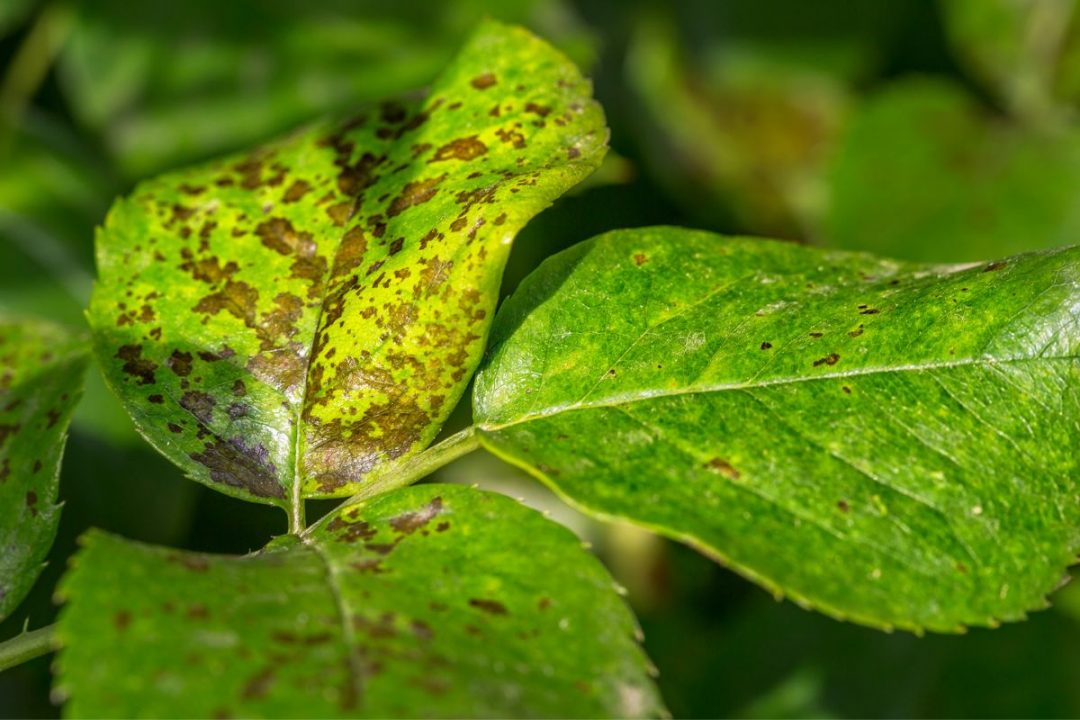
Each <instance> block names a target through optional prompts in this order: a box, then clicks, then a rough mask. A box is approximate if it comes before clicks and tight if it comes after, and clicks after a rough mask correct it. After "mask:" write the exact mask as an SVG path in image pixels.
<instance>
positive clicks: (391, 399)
mask: <svg viewBox="0 0 1080 720" xmlns="http://www.w3.org/2000/svg"><path fill="white" fill-rule="evenodd" d="M606 139H607V131H606V129H605V126H604V119H603V114H602V112H601V110H600V108H599V106H598V105H597V104H596V103H595V102H593V101H592V100H591V98H590V86H589V84H588V82H587V81H585V80H583V79H582V78H581V76H580V74H579V73H578V71H577V70H576V68H574V66H573V65H572V64H571V63H570V62H569V61H568V60H566V59H565V58H564V57H563V56H562V55H560V54H559V53H557V52H556V51H555V50H553V49H552V48H550V47H549V46H547V45H546V44H544V43H543V42H541V41H540V40H538V39H536V38H535V37H533V36H532V35H530V34H528V33H527V32H525V31H524V30H520V29H516V28H508V27H505V26H502V25H499V24H497V23H493V22H490V23H486V24H485V25H484V26H483V27H482V28H481V29H480V30H479V31H478V32H477V33H476V35H475V36H474V37H473V38H472V40H471V41H470V42H469V43H468V45H467V46H466V47H465V49H464V50H463V51H462V52H461V54H460V55H459V56H458V58H457V59H456V60H455V61H454V62H453V63H451V64H450V65H449V66H448V67H447V68H446V70H445V71H444V72H443V74H442V75H441V76H440V77H439V79H437V80H436V81H435V83H434V85H433V86H432V88H431V90H430V93H429V94H428V95H427V97H426V98H423V99H418V100H411V101H407V102H401V103H396V102H391V103H385V104H383V105H381V106H378V107H373V108H370V109H369V110H367V111H365V112H362V113H361V114H359V115H357V116H356V117H354V118H352V119H350V120H348V121H345V122H340V123H338V122H331V123H322V124H317V125H315V126H312V127H310V128H307V129H304V130H301V131H299V132H297V133H295V134H293V135H292V136H290V137H287V138H285V139H283V140H280V141H277V142H275V143H271V144H269V145H266V146H264V147H262V148H259V149H257V150H255V151H253V152H251V153H249V154H246V155H240V156H237V157H233V158H229V159H226V160H222V161H218V162H213V163H210V164H207V165H202V166H198V167H195V168H191V169H188V170H182V171H179V172H175V173H172V174H169V175H166V176H163V177H161V178H158V179H155V180H151V181H148V182H145V183H143V184H141V185H140V186H139V187H138V188H137V189H136V190H135V192H134V193H133V194H132V195H131V196H130V197H128V198H125V199H122V200H120V201H119V202H118V203H117V204H116V205H115V206H114V207H113V209H112V211H111V212H110V214H109V216H108V218H107V219H106V222H105V226H104V228H103V229H102V230H101V231H100V233H99V236H98V267H99V271H100V279H99V281H98V284H97V287H96V289H95V293H94V296H93V299H92V301H91V307H90V320H91V325H92V327H93V329H94V334H95V346H96V350H97V353H98V356H99V358H100V360H101V363H102V365H103V366H104V368H105V374H106V377H107V378H108V379H109V381H110V383H111V384H112V385H113V387H114V388H115V389H116V390H117V392H118V393H119V394H120V396H121V397H122V399H123V400H124V402H125V403H126V405H127V406H128V409H129V411H130V412H131V414H132V416H133V417H134V419H135V422H136V425H137V426H138V428H139V429H140V431H141V432H142V433H143V434H144V435H145V436H146V438H147V439H148V440H149V441H150V442H151V443H153V444H154V445H155V446H156V447H157V448H158V449H160V450H161V451H162V452H163V453H165V454H166V455H167V456H169V457H170V458H171V459H172V460H173V461H175V462H177V463H178V464H179V465H181V467H183V468H184V469H185V470H186V471H187V472H188V473H189V474H190V475H191V476H192V477H193V478H194V479H196V480H198V481H200V482H204V483H206V484H209V485H211V486H213V487H216V488H217V489H219V490H222V491H224V492H227V493H229V494H232V495H236V496H239V497H243V498H246V499H250V500H256V501H262V502H267V503H272V504H277V505H280V506H283V507H287V508H289V507H293V508H295V507H296V506H298V505H299V504H300V503H301V502H302V499H303V498H309V497H336V496H343V495H348V494H351V493H353V492H355V491H356V490H357V489H358V488H359V487H361V486H362V485H363V479H364V476H365V474H366V473H367V472H368V471H369V470H371V469H372V468H373V467H375V466H377V465H378V464H380V463H383V462H386V461H387V460H393V459H396V458H400V457H402V456H406V455H408V454H410V453H413V452H416V451H417V450H419V449H421V448H423V447H424V446H426V445H427V444H428V443H430V441H431V440H432V439H433V438H434V436H435V434H436V433H437V432H438V430H439V427H440V425H441V424H442V422H443V421H444V420H445V419H446V417H447V415H448V414H449V412H450V411H451V410H452V408H453V407H454V405H455V403H456V401H457V400H458V399H459V397H460V396H461V393H462V392H463V391H464V388H465V386H466V384H467V383H468V381H469V379H470V377H471V375H472V373H473V371H474V369H475V367H476V365H477V363H478V362H479V359H480V356H481V354H482V351H483V347H484V342H485V339H486V336H487V331H488V327H489V325H490V322H491V317H492V315H493V311H494V306H495V302H496V300H497V297H498V285H499V281H500V278H501V274H502V268H503V265H504V263H505V260H506V257H507V254H508V252H509V248H510V242H511V240H512V239H513V237H514V235H515V234H516V232H517V231H518V230H519V229H520V228H521V227H522V226H523V225H524V224H525V223H526V222H527V221H528V219H529V218H531V217H532V216H533V215H535V214H536V213H537V212H539V211H540V210H542V209H543V208H544V207H546V206H547V205H548V204H550V202H551V201H552V200H553V199H554V198H555V197H557V196H558V195H560V194H561V193H562V192H563V191H565V190H566V189H567V188H569V187H571V186H572V185H574V184H575V183H577V182H578V181H579V180H581V179H582V178H583V177H585V176H586V175H587V174H589V173H590V172H591V171H592V170H593V169H595V167H596V166H597V165H598V163H599V162H600V159H601V158H602V156H603V154H604V151H605V144H606Z"/></svg>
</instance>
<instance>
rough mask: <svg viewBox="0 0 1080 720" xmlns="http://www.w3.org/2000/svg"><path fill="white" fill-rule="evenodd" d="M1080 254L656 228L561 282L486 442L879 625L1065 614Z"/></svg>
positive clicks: (596, 249)
mask: <svg viewBox="0 0 1080 720" xmlns="http://www.w3.org/2000/svg"><path fill="white" fill-rule="evenodd" d="M1078 309H1080V249H1075V248H1074V249H1065V250H1058V251H1047V252H1043V253H1040V254H1033V255H1027V256H1019V257H1016V258H1012V259H1009V260H1003V261H999V262H993V263H989V264H980V265H975V266H964V267H961V266H932V265H916V264H909V263H902V262H895V261H891V260H881V259H876V258H873V257H871V256H868V255H862V254H852V253H843V252H826V251H821V250H816V249H809V248H805V247H800V246H796V245H789V244H784V243H775V242H768V241H760V240H744V239H728V238H722V237H718V236H715V235H710V234H707V233H700V232H693V231H687V230H680V229H673V228H655V229H644V230H636V231H625V232H617V233H612V234H609V235H604V236H601V237H599V238H596V239H594V240H592V241H589V242H586V243H584V244H582V245H579V246H577V247H576V248H573V249H571V250H569V251H566V252H564V253H562V254H560V255H558V256H556V257H555V258H554V259H552V260H550V261H548V262H546V263H545V264H544V265H542V266H541V268H540V269H539V270H537V272H536V273H534V274H533V275H532V276H531V278H530V279H528V280H527V281H526V282H525V283H523V284H522V287H521V289H520V290H519V291H518V292H517V294H515V295H514V296H513V297H512V298H511V299H510V300H509V301H508V302H507V303H506V305H505V307H504V309H503V310H502V311H501V313H500V315H499V318H498V319H497V320H496V325H495V329H494V330H493V338H492V350H491V351H490V355H489V357H488V359H487V360H486V361H485V366H484V368H483V369H482V370H481V372H480V374H479V375H478V376H477V382H476V394H475V413H476V418H477V421H478V423H479V426H480V438H481V441H482V443H483V444H484V445H486V446H487V447H488V448H490V449H491V450H492V451H494V452H496V453H497V454H499V455H501V456H503V457H504V458H506V459H507V460H509V461H511V462H513V463H515V464H518V465H521V466H523V467H525V468H526V469H528V470H530V471H531V472H533V473H534V474H536V475H537V476H538V477H540V478H541V479H542V480H544V481H545V482H546V483H548V484H550V485H551V486H552V487H554V488H555V489H556V490H558V491H559V492H560V493H562V494H563V495H564V496H565V497H567V498H568V499H570V500H571V501H572V502H573V503H574V504H576V505H578V506H580V507H581V508H583V509H585V510H587V511H589V512H591V513H593V514H598V515H602V516H605V517H613V518H623V519H627V520H630V521H633V522H635V523H638V524H641V525H644V526H647V527H650V528H653V529H655V530H657V531H658V532H662V533H664V534H666V535H669V536H671V537H673V538H676V539H679V540H682V541H684V542H686V543H688V544H690V545H692V546H694V547H696V548H698V549H700V550H702V551H703V552H705V553H706V554H708V555H710V556H712V557H715V558H717V559H718V560H720V561H722V562H725V563H728V564H730V565H731V566H732V567H733V568H735V569H736V570H738V571H739V572H741V573H742V574H744V575H746V576H747V577H749V578H751V579H753V580H755V581H757V582H759V583H760V584H762V585H764V586H765V587H767V588H769V589H770V590H772V591H773V592H776V593H778V594H779V593H783V594H787V595H789V596H790V597H792V598H793V599H794V600H796V601H797V602H799V603H801V604H804V605H808V606H814V607H817V608H819V609H821V610H823V611H825V612H827V613H829V614H830V615H833V616H835V617H840V618H849V619H852V620H855V621H858V622H862V623H866V624H871V625H876V626H885V627H901V628H908V629H916V630H917V629H921V628H929V629H933V630H941V631H952V630H958V629H960V628H961V627H962V626H964V625H994V624H996V623H998V622H999V621H1001V620H1015V619H1018V618H1021V617H1023V616H1024V614H1025V612H1026V611H1028V610H1031V609H1035V608H1039V607H1043V606H1044V604H1045V602H1044V596H1045V595H1046V593H1048V592H1050V591H1052V590H1053V589H1054V588H1055V586H1056V585H1057V584H1058V583H1059V582H1060V581H1061V580H1062V577H1063V575H1064V569H1065V567H1066V566H1067V565H1069V564H1071V563H1072V562H1074V561H1075V559H1076V555H1077V552H1078V551H1080V502H1078V501H1080V488H1078V481H1080V472H1078V470H1080V466H1078V460H1077V454H1076V452H1075V450H1076V448H1077V447H1078V445H1080V363H1078V362H1077V356H1078V350H1080V328H1078V325H1077V318H1078Z"/></svg>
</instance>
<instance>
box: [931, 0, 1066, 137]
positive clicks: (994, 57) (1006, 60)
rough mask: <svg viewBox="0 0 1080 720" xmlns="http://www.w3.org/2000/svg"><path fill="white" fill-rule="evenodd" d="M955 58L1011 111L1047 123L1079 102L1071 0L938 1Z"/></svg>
mask: <svg viewBox="0 0 1080 720" xmlns="http://www.w3.org/2000/svg"><path fill="white" fill-rule="evenodd" d="M940 4H941V7H942V11H943V13H942V15H943V20H944V25H945V30H946V34H947V36H948V39H949V40H950V41H951V43H952V45H953V47H954V49H955V51H956V54H957V56H958V59H959V60H960V61H961V62H962V63H963V64H964V65H965V66H966V67H967V68H968V69H970V70H971V71H972V72H973V73H974V74H975V76H976V77H978V78H979V79H981V80H982V81H984V82H985V83H987V85H988V86H989V87H990V89H991V90H993V91H994V92H995V93H996V94H997V95H998V96H999V97H1000V98H1001V99H1002V100H1004V101H1005V103H1006V104H1007V105H1008V106H1009V107H1010V108H1011V109H1012V110H1013V111H1014V112H1016V113H1018V114H1020V115H1023V116H1025V117H1027V118H1029V119H1032V120H1035V121H1041V120H1045V119H1047V117H1048V116H1050V115H1052V114H1054V113H1055V112H1056V111H1057V108H1055V107H1054V105H1055V103H1058V102H1065V103H1075V102H1076V101H1077V100H1078V99H1080V15H1078V13H1077V6H1076V1H1075V0H1050V1H1049V2H1044V1H1042V0H942V2H941V3H940Z"/></svg>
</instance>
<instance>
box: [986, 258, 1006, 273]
mask: <svg viewBox="0 0 1080 720" xmlns="http://www.w3.org/2000/svg"><path fill="white" fill-rule="evenodd" d="M1008 265H1009V263H1007V262H1005V261H1004V260H999V261H997V262H992V263H990V264H989V265H987V266H986V267H984V268H983V272H997V271H998V270H1001V269H1002V268H1004V267H1007V266H1008Z"/></svg>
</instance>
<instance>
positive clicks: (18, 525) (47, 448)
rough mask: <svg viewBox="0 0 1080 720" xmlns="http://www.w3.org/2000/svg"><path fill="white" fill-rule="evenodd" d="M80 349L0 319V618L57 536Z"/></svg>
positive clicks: (32, 326)
mask: <svg viewBox="0 0 1080 720" xmlns="http://www.w3.org/2000/svg"><path fill="white" fill-rule="evenodd" d="M87 350H88V349H87V347H86V343H85V342H84V341H82V340H80V339H77V338H74V337H72V336H70V335H68V334H67V333H66V332H64V331H63V330H61V329H59V328H57V327H54V326H52V325H49V324H46V323H43V322H41V321H38V320H35V321H28V320H18V321H17V320H14V319H12V318H10V317H5V316H3V315H0V620H2V619H4V618H5V617H7V616H8V615H9V614H10V613H11V611H12V610H14V609H15V606H16V605H18V604H19V602H20V601H21V600H22V599H23V597H25V596H26V593H27V592H29V590H30V588H31V586H33V584H34V581H35V580H37V577H38V574H39V573H40V572H41V568H42V563H43V562H44V560H45V555H46V554H47V553H48V552H49V548H50V547H51V546H52V542H53V539H54V538H55V537H56V527H57V524H58V523H59V522H60V506H59V505H57V504H56V493H57V486H58V484H59V474H60V457H61V455H62V454H63V452H64V442H65V441H66V439H67V437H66V436H67V427H68V423H69V422H70V420H71V413H72V410H73V409H74V408H75V403H76V402H77V401H78V398H79V395H80V393H81V392H82V382H83V374H84V373H85V370H86V364H87V361H88V352H87Z"/></svg>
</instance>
